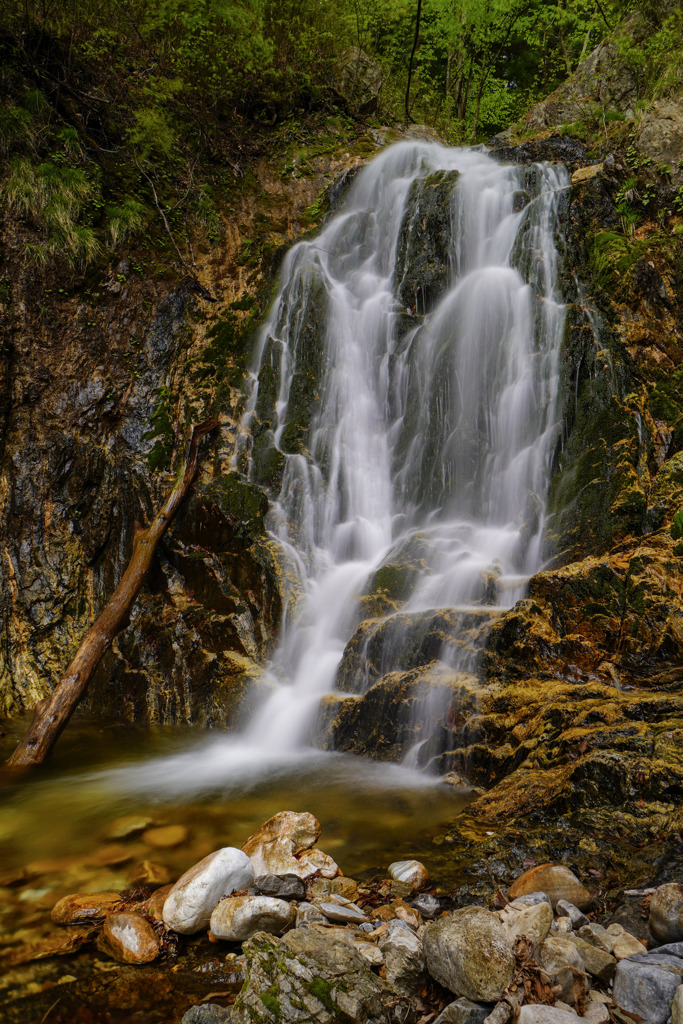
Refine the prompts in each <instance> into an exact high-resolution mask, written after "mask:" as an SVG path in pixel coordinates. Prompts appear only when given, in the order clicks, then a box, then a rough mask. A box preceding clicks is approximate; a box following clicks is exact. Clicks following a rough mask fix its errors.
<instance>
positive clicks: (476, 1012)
mask: <svg viewBox="0 0 683 1024" xmlns="http://www.w3.org/2000/svg"><path fill="white" fill-rule="evenodd" d="M492 1009H493V1006H492V1005H491V1004H490V1003H473V1002H472V1000H471V999H465V997H464V996H460V998H459V999H455V1000H454V1001H453V1002H452V1003H449V1004H448V1006H446V1007H445V1008H444V1009H443V1010H442V1011H441V1013H440V1014H439V1016H438V1017H437V1018H436V1020H435V1021H434V1024H484V1021H485V1020H486V1018H487V1017H488V1015H489V1013H490V1012H491V1010H492Z"/></svg>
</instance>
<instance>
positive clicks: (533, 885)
mask: <svg viewBox="0 0 683 1024" xmlns="http://www.w3.org/2000/svg"><path fill="white" fill-rule="evenodd" d="M531 892H544V893H545V894H546V895H547V896H548V897H549V898H550V901H551V903H552V905H553V907H554V906H555V904H556V903H557V901H558V900H566V901H567V902H568V903H573V904H574V906H575V907H578V908H579V910H590V908H591V907H592V906H593V897H592V896H591V894H590V893H589V892H588V890H587V889H586V888H585V887H584V886H583V885H582V884H581V882H580V881H579V880H578V878H577V877H576V875H575V874H574V873H573V872H572V871H570V870H569V868H565V867H564V866H563V865H562V864H539V865H538V866H537V867H535V868H530V869H529V870H528V871H525V872H524V874H523V875H520V876H519V878H516V879H515V881H514V882H513V883H512V885H511V886H510V889H509V891H508V898H509V899H511V900H514V899H517V897H518V896H526V895H528V893H531Z"/></svg>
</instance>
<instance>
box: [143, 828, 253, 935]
mask: <svg viewBox="0 0 683 1024" xmlns="http://www.w3.org/2000/svg"><path fill="white" fill-rule="evenodd" d="M253 881H254V869H253V867H252V863H251V861H250V860H249V857H248V856H247V855H246V854H245V853H243V852H242V851H241V850H237V849H235V848H234V847H232V846H225V847H223V849H221V850H217V851H216V852H215V853H210V854H209V856H208V857H204V859H203V860H200V861H199V863H198V864H195V865H194V866H193V867H191V868H190V869H189V871H186V872H185V874H184V875H182V876H181V878H179V879H178V881H177V882H176V883H175V885H174V886H173V888H172V889H171V891H170V893H169V894H168V897H167V899H166V902H165V903H164V911H163V920H164V924H165V925H166V927H167V928H170V929H171V930H172V931H176V932H180V933H181V934H183V935H192V934H194V932H198V931H201V930H202V928H206V927H207V925H208V923H209V920H210V918H211V913H212V911H213V909H214V907H215V906H216V904H217V903H218V901H219V900H220V899H221V898H222V897H223V896H229V895H230V893H232V892H235V891H238V890H240V889H246V888H247V887H248V886H249V885H251V883H252V882H253Z"/></svg>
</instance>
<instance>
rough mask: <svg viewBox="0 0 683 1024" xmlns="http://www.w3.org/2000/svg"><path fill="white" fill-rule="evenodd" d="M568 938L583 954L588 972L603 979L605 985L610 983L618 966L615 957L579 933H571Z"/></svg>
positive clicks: (582, 957) (598, 978)
mask: <svg viewBox="0 0 683 1024" xmlns="http://www.w3.org/2000/svg"><path fill="white" fill-rule="evenodd" d="M568 939H569V941H570V942H572V943H573V944H574V945H575V946H576V948H577V950H578V951H579V953H580V954H581V959H582V960H583V962H584V964H585V965H586V970H587V971H588V973H589V974H590V975H592V977H594V978H597V980H598V981H601V982H602V983H603V985H607V984H609V982H610V981H611V980H612V978H613V977H614V972H615V970H616V966H617V961H616V960H615V958H614V957H613V956H612V955H611V954H610V953H607V952H606V951H605V950H604V949H599V948H598V947H597V946H594V945H593V944H592V943H591V942H586V940H585V939H582V938H581V937H580V936H578V935H569V936H568Z"/></svg>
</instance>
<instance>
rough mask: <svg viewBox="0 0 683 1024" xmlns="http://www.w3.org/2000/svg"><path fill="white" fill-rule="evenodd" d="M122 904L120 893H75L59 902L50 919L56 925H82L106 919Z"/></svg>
mask: <svg viewBox="0 0 683 1024" xmlns="http://www.w3.org/2000/svg"><path fill="white" fill-rule="evenodd" d="M120 903H121V896H120V895H119V893H118V892H94V893H74V894H73V895H71V896H63V897H62V899H61V900H58V901H57V903H55V905H54V907H53V908H52V910H51V912H50V917H51V918H52V920H53V921H54V922H55V924H82V923H83V922H84V921H97V920H99V919H101V918H103V917H106V916H107V914H110V913H111V912H112V910H114V909H115V908H116V907H117V906H118V905H119V904H120Z"/></svg>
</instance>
